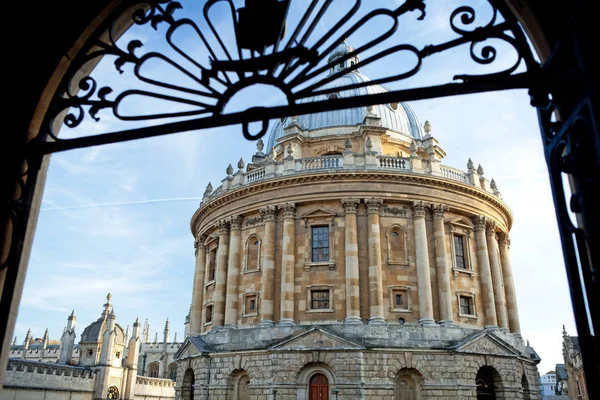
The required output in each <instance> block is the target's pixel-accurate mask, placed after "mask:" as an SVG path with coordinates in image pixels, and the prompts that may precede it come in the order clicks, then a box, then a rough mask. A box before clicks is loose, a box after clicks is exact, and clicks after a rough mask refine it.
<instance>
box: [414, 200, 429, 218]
mask: <svg viewBox="0 0 600 400" xmlns="http://www.w3.org/2000/svg"><path fill="white" fill-rule="evenodd" d="M425 207H426V206H425V203H423V201H421V200H415V201H413V202H412V204H411V206H410V208H411V209H412V212H413V218H417V217H420V218H425Z"/></svg>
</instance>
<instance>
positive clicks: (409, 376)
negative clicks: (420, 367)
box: [394, 368, 421, 400]
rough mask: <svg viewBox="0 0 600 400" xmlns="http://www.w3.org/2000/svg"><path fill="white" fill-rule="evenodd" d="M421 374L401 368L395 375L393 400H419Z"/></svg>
mask: <svg viewBox="0 0 600 400" xmlns="http://www.w3.org/2000/svg"><path fill="white" fill-rule="evenodd" d="M420 381H421V374H420V373H419V371H417V370H416V369H413V368H402V369H401V370H400V371H399V372H398V374H397V375H396V388H395V391H394V400H419V399H420V393H421V391H420V389H421V385H420Z"/></svg>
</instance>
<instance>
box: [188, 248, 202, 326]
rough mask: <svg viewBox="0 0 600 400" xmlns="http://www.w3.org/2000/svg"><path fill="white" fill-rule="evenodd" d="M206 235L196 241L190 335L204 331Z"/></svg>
mask: <svg viewBox="0 0 600 400" xmlns="http://www.w3.org/2000/svg"><path fill="white" fill-rule="evenodd" d="M204 239H205V238H204V236H201V237H198V238H197V239H196V241H195V242H194V247H196V271H195V272H194V289H193V292H192V310H191V312H190V335H199V334H200V333H202V308H203V307H204V277H205V274H206V247H205V246H204Z"/></svg>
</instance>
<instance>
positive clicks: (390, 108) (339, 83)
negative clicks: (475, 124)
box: [266, 41, 423, 152]
mask: <svg viewBox="0 0 600 400" xmlns="http://www.w3.org/2000/svg"><path fill="white" fill-rule="evenodd" d="M352 51H354V48H353V47H352V46H350V45H349V44H347V43H346V42H345V41H344V42H343V43H341V44H340V45H338V46H337V47H336V48H335V49H334V50H333V51H332V52H331V55H330V56H329V59H328V61H329V62H330V63H331V62H335V60H336V59H338V58H340V57H342V56H344V55H345V54H348V53H350V52H352ZM359 61H360V58H359V56H358V55H355V56H354V57H351V58H350V59H348V60H346V61H344V62H340V64H335V65H334V67H333V68H332V71H331V72H332V73H333V72H338V71H339V70H340V69H343V68H347V67H348V66H349V67H352V66H353V65H354V64H356V63H358V62H359ZM369 81H370V79H369V78H368V77H367V76H365V75H363V74H361V73H360V72H359V71H358V70H352V71H350V72H348V73H346V74H344V75H342V76H340V77H338V78H336V79H334V80H333V81H331V82H328V83H326V84H325V85H323V86H321V87H320V88H319V90H323V89H335V88H343V87H348V86H349V85H354V84H360V83H364V82H369ZM385 92H387V89H385V88H383V87H381V86H379V85H369V86H366V87H360V88H354V89H348V90H340V91H338V92H335V93H330V94H327V95H325V94H324V95H319V96H314V97H309V98H307V99H304V100H302V101H301V103H308V102H313V101H324V100H327V99H329V98H334V97H338V98H343V97H353V96H364V95H369V94H378V93H385ZM373 112H374V113H375V114H376V115H377V116H378V117H380V118H381V126H382V127H384V128H387V129H388V130H390V131H392V132H395V133H399V134H403V135H407V136H411V137H413V138H415V139H422V138H423V131H422V128H421V123H420V121H419V118H418V117H417V114H416V113H415V112H414V111H413V109H412V108H411V107H410V106H409V105H408V103H392V104H380V105H376V106H373ZM367 113H368V111H367V107H357V108H350V109H346V110H335V111H324V112H320V113H315V114H308V115H301V116H299V117H298V121H297V123H298V125H299V126H300V128H302V129H304V130H309V131H313V130H320V129H325V128H333V127H336V128H337V127H351V128H353V129H355V128H356V127H357V126H358V125H361V124H362V123H363V122H364V120H365V117H366V116H367ZM290 123H291V118H289V117H288V118H284V119H278V120H276V121H275V123H274V125H273V126H272V127H271V131H270V133H269V139H268V140H267V148H266V150H267V152H268V151H271V149H272V148H273V146H275V143H276V142H277V140H278V139H279V138H281V137H283V136H284V135H285V133H284V128H285V127H286V126H287V125H288V124H290ZM347 133H350V132H341V131H340V132H339V134H341V135H345V134H347Z"/></svg>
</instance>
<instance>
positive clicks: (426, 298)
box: [412, 201, 435, 326]
mask: <svg viewBox="0 0 600 400" xmlns="http://www.w3.org/2000/svg"><path fill="white" fill-rule="evenodd" d="M412 212H413V224H414V229H415V248H416V255H417V257H416V263H417V292H418V293H417V294H418V296H419V316H420V318H419V324H421V325H429V326H433V325H435V320H434V319H433V300H432V297H431V276H430V271H429V250H428V247H427V228H426V226H425V205H424V204H423V202H422V201H413V204H412Z"/></svg>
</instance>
